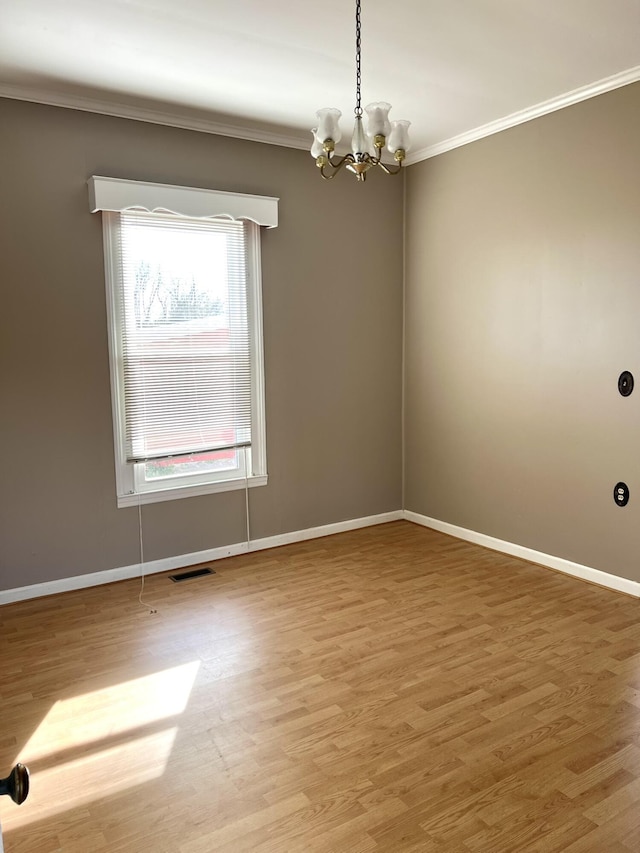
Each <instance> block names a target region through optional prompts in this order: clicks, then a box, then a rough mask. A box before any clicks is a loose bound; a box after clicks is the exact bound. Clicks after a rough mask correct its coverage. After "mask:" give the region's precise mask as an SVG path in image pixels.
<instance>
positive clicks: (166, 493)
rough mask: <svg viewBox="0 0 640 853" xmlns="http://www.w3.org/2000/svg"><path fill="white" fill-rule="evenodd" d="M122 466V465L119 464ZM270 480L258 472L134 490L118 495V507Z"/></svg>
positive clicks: (187, 496)
mask: <svg viewBox="0 0 640 853" xmlns="http://www.w3.org/2000/svg"><path fill="white" fill-rule="evenodd" d="M118 468H120V466H118ZM268 481H269V477H268V476H267V474H258V475H256V476H255V477H249V478H245V477H244V476H242V477H236V478H235V479H234V480H218V481H215V480H212V481H211V482H209V483H200V484H198V485H197V486H173V487H171V488H164V489H161V488H158V489H156V490H155V491H153V492H152V491H148V492H142V491H141V492H133V493H131V494H119V495H118V496H117V500H118V509H122V508H123V507H127V506H138V504H140V505H142V506H144V505H145V504H158V503H162V502H163V501H177V500H180V498H196V497H198V496H199V495H215V494H216V493H218V492H233V491H236V490H240V489H242V490H244V489H245V488H249V489H253V488H255V487H256V486H266V485H267V483H268Z"/></svg>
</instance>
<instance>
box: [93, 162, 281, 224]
mask: <svg viewBox="0 0 640 853" xmlns="http://www.w3.org/2000/svg"><path fill="white" fill-rule="evenodd" d="M88 185H89V208H90V210H91V212H92V213H97V212H98V211H99V210H107V211H114V212H122V211H125V210H147V211H149V213H153V212H162V213H173V214H176V215H178V216H188V217H191V218H194V219H213V218H215V217H228V218H229V219H249V220H251V222H255V223H256V224H257V225H265V226H266V227H267V228H275V227H276V226H277V225H278V199H277V198H272V197H271V196H260V195H247V194H245V193H229V192H222V191H221V190H206V189H198V188H195V187H176V186H172V185H169V184H153V183H147V182H146V181H127V180H125V179H123V178H105V177H101V176H98V175H94V176H93V177H91V178H89V181H88Z"/></svg>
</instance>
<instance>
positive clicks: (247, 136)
mask: <svg viewBox="0 0 640 853" xmlns="http://www.w3.org/2000/svg"><path fill="white" fill-rule="evenodd" d="M0 98H10V99H12V100H14V101H29V102H31V103H36V104H45V105H47V106H50V107H63V108H64V109H69V110H80V111H82V112H87V113H99V114H100V115H106V116H113V117H115V118H127V119H132V120H133V121H144V122H148V123H149V124H161V125H165V126H167V127H177V128H179V129H181V130H196V131H199V132H200V133H212V134H215V135H216V136H230V137H232V138H233V139H244V140H246V141H247V142H264V143H265V144H267V145H280V146H282V147H284V148H297V149H300V150H305V149H307V148H309V146H310V143H309V142H308V141H307V139H306V136H305V138H304V139H302V137H300V136H294V135H291V136H289V135H287V134H282V133H278V132H276V131H270V130H266V129H262V128H257V127H244V126H242V125H234V124H227V123H225V122H221V121H217V120H215V119H209V118H202V117H199V116H194V115H188V114H187V113H180V112H172V111H171V110H161V109H150V108H149V107H144V106H133V105H131V104H125V103H122V102H120V101H111V100H102V99H100V98H90V97H86V96H84V95H66V94H63V93H60V92H49V91H46V90H44V89H37V88H30V87H26V86H18V85H11V84H7V83H0Z"/></svg>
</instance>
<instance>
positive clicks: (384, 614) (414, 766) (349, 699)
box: [0, 522, 640, 853]
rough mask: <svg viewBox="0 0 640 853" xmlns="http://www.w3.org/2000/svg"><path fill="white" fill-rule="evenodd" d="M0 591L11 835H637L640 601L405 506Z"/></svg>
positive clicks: (403, 845) (220, 852) (126, 841)
mask: <svg viewBox="0 0 640 853" xmlns="http://www.w3.org/2000/svg"><path fill="white" fill-rule="evenodd" d="M215 569H216V574H215V575H212V576H209V577H206V578H200V579H198V580H194V581H189V582H186V583H184V584H180V585H177V584H172V583H170V582H169V581H168V580H167V577H166V575H156V576H153V577H150V578H147V581H146V586H145V597H146V600H147V601H148V602H150V603H151V604H152V605H153V609H154V610H156V611H157V612H156V613H150V612H149V609H148V608H144V607H141V606H140V604H139V601H138V593H139V583H138V582H137V581H125V582H121V583H117V584H112V585H109V586H105V587H99V588H93V589H86V590H77V591H73V592H68V593H64V594H61V595H56V596H51V597H49V598H43V599H38V600H34V601H26V602H20V603H18V604H13V605H6V606H4V607H2V608H0V714H1V715H2V720H3V728H2V732H1V733H0V735H1V736H0V772H1V771H3V769H4V770H6V771H8V770H9V769H10V767H11V766H12V765H13V763H15V761H16V760H22V761H24V762H25V763H26V764H28V765H29V767H30V769H31V772H32V791H31V794H30V796H29V799H28V800H27V802H26V803H25V804H24V805H23V806H21V807H16V806H15V805H14V804H13V803H11V802H10V801H9V799H8V798H7V797H3V798H1V799H0V821H1V822H2V825H3V828H4V831H5V851H6V853H107V851H108V853H146V851H150V853H243V851H247V853H418V851H419V853H471V851H478V853H536V851H537V853H555V851H558V853H589V851H592V853H628V851H631V850H635V851H637V850H638V849H640V820H638V814H640V675H639V673H640V621H639V620H638V618H637V615H638V602H637V601H636V600H635V599H632V598H628V597H626V596H623V595H620V594H617V593H614V592H612V591H609V590H604V589H599V588H597V587H595V586H592V585H589V584H586V583H583V582H581V581H579V580H576V579H573V578H568V577H565V576H562V575H560V574H557V573H555V572H551V571H549V570H546V569H543V568H541V567H539V566H534V565H531V564H528V563H526V562H524V561H521V560H517V559H515V558H511V557H508V556H506V555H504V554H497V553H494V552H491V551H488V550H485V549H483V548H480V547H478V546H474V545H471V544H469V543H465V542H461V541H459V540H456V539H453V538H451V537H448V536H445V535H443V534H440V533H436V532H434V531H430V530H427V529H425V528H422V527H418V526H416V525H413V524H410V523H408V522H394V523H390V524H386V525H381V526H379V527H374V528H368V529H364V530H357V531H353V532H351V533H345V534H340V535H337V536H333V537H328V538H325V539H320V540H311V541H308V542H302V543H298V544H294V545H288V546H285V547H282V548H278V549H274V550H273V551H269V552H259V553H255V554H247V555H242V556H239V557H233V558H229V559H227V560H224V561H220V562H218V563H216V564H215Z"/></svg>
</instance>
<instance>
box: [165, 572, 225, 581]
mask: <svg viewBox="0 0 640 853" xmlns="http://www.w3.org/2000/svg"><path fill="white" fill-rule="evenodd" d="M203 575H215V572H214V571H213V570H212V569H193V571H191V572H180V574H179V575H169V580H172V581H173V582H174V583H180V581H190V580H191V578H201V577H202V576H203Z"/></svg>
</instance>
